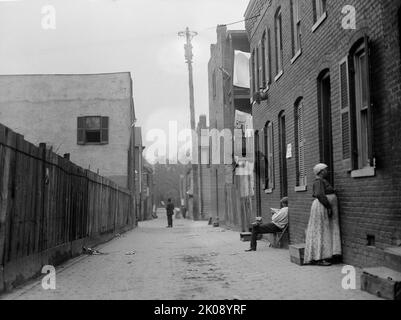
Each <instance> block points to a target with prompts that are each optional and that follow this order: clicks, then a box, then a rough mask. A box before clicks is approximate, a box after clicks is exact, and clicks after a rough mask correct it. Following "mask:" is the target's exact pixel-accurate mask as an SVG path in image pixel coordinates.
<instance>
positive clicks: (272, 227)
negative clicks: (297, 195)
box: [246, 197, 288, 252]
mask: <svg viewBox="0 0 401 320" xmlns="http://www.w3.org/2000/svg"><path fill="white" fill-rule="evenodd" d="M280 204H281V209H280V210H278V209H272V215H273V217H272V222H270V223H262V221H261V218H258V219H257V222H255V223H254V224H253V225H252V238H251V248H250V249H248V250H246V251H247V252H251V251H256V246H257V239H258V235H260V234H269V233H270V234H274V233H279V232H282V231H283V230H284V229H285V228H286V227H287V225H288V198H287V197H285V198H283V199H281V201H280Z"/></svg>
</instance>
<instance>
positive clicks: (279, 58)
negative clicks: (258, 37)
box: [274, 8, 283, 76]
mask: <svg viewBox="0 0 401 320" xmlns="http://www.w3.org/2000/svg"><path fill="white" fill-rule="evenodd" d="M274 20H275V31H276V74H277V76H279V75H280V74H281V73H282V72H283V34H282V17H281V9H280V8H279V9H278V10H277V12H276V16H275V19H274Z"/></svg>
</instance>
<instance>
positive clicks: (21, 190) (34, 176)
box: [0, 124, 135, 291]
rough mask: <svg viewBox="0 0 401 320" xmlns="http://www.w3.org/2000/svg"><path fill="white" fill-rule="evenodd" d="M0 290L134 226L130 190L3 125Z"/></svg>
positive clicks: (0, 138)
mask: <svg viewBox="0 0 401 320" xmlns="http://www.w3.org/2000/svg"><path fill="white" fill-rule="evenodd" d="M0 181H1V185H0V195H1V206H0V291H2V290H3V289H9V288H11V287H12V286H15V285H18V284H20V283H21V282H23V281H25V280H27V279H29V278H31V277H32V276H34V275H36V274H40V272H41V268H42V267H43V266H44V265H58V264H59V263H61V262H63V261H65V260H67V259H69V258H71V257H73V256H76V255H79V254H81V253H82V247H83V246H84V245H87V244H88V245H91V244H93V243H99V242H101V241H104V240H106V239H109V238H110V237H112V236H113V235H114V234H115V233H119V232H123V231H126V230H128V229H131V228H132V227H133V226H134V224H135V221H134V220H135V214H134V206H133V196H132V193H131V192H130V191H128V190H127V189H124V188H122V187H119V186H118V185H117V184H116V183H114V182H112V181H110V180H108V179H106V178H103V177H101V176H99V175H97V174H95V173H93V172H90V171H89V170H85V169H83V168H81V167H78V166H77V165H75V164H74V163H72V162H70V161H69V160H68V159H66V158H62V157H60V156H59V155H57V154H55V153H54V152H52V151H51V150H49V149H47V148H46V145H45V144H41V145H40V146H39V147H37V146H34V145H33V144H31V143H29V142H27V141H26V140H24V137H23V136H22V135H19V134H17V133H15V132H13V131H12V130H10V129H9V128H7V127H5V126H3V125H1V124H0Z"/></svg>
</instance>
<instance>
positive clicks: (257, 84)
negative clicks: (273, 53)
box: [255, 42, 260, 92]
mask: <svg viewBox="0 0 401 320" xmlns="http://www.w3.org/2000/svg"><path fill="white" fill-rule="evenodd" d="M255 55H256V65H255V92H258V91H259V88H260V42H259V45H258V46H257V48H256V53H255Z"/></svg>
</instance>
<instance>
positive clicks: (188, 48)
mask: <svg viewBox="0 0 401 320" xmlns="http://www.w3.org/2000/svg"><path fill="white" fill-rule="evenodd" d="M178 35H179V36H180V37H185V38H186V44H185V45H184V48H185V62H186V63H187V65H188V73H189V108H190V111H191V130H192V155H197V154H198V145H197V144H196V141H197V133H196V124H195V98H194V78H193V70H192V58H193V53H192V48H193V47H192V43H191V41H192V39H193V38H194V37H195V36H197V35H198V33H197V32H195V31H190V30H189V28H188V27H187V28H186V29H185V31H181V32H179V33H178ZM197 162H198V161H197ZM197 162H196V163H192V177H193V178H192V181H193V218H194V220H195V221H197V220H199V219H200V214H199V184H198V165H197Z"/></svg>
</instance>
